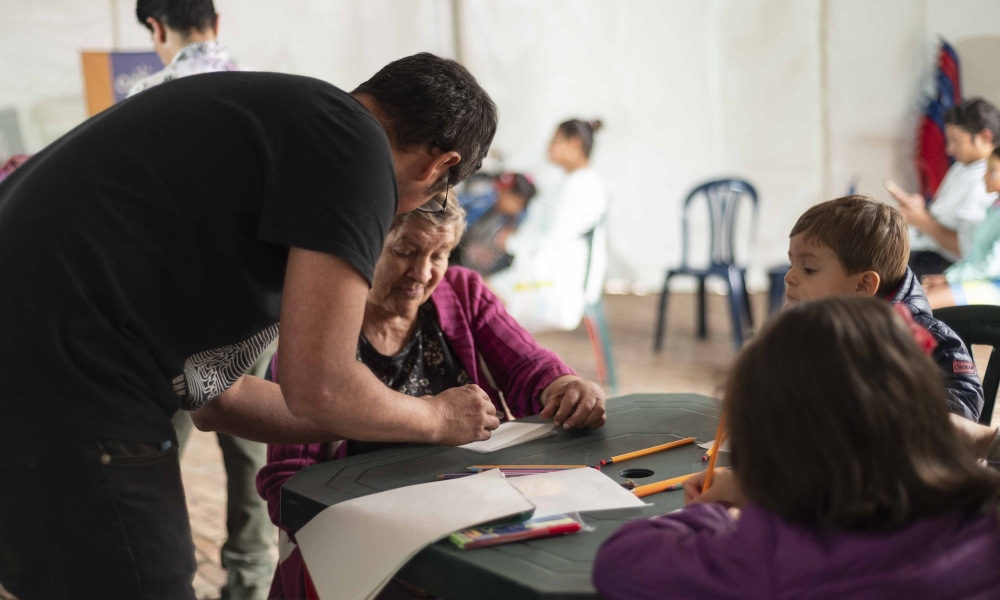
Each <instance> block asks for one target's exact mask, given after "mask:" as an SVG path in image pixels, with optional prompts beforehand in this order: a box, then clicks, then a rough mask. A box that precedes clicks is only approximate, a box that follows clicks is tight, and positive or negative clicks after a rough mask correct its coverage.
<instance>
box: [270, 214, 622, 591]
mask: <svg viewBox="0 0 1000 600" xmlns="http://www.w3.org/2000/svg"><path fill="white" fill-rule="evenodd" d="M448 200H449V201H448V202H447V203H446V207H445V210H444V211H443V212H438V213H425V212H419V211H418V212H412V213H409V214H405V215H400V216H398V217H396V220H395V221H394V222H393V224H392V227H391V229H390V230H389V234H388V236H387V237H386V241H385V246H384V248H383V251H382V257H381V258H380V259H379V262H378V264H377V266H376V267H375V276H374V278H373V280H372V288H371V291H370V292H369V293H368V304H367V305H366V307H365V316H364V323H363V325H362V327H361V336H360V339H359V340H358V360H360V361H361V362H363V363H365V364H366V365H367V366H368V367H369V368H370V369H371V370H372V372H373V373H374V374H375V375H376V376H377V377H378V378H379V379H381V380H382V381H383V382H384V383H385V384H386V385H387V386H389V387H391V388H392V389H394V390H396V391H398V392H401V393H404V394H409V395H411V396H425V395H434V394H438V393H440V392H442V391H443V390H446V389H449V388H452V387H455V386H461V385H469V384H476V385H479V386H480V387H481V388H483V390H485V391H486V393H487V394H488V395H489V396H490V398H491V399H492V400H493V403H494V404H495V405H496V407H497V414H498V415H504V414H507V415H509V416H513V417H515V418H516V417H523V416H527V415H534V414H539V415H541V416H542V417H544V418H551V419H553V422H554V424H555V425H556V426H562V427H567V428H570V427H578V428H595V427H600V426H601V425H603V424H604V421H605V413H604V392H603V390H601V388H600V387H599V386H598V385H597V384H595V383H593V382H590V381H586V380H584V379H581V378H580V377H578V376H577V375H576V374H575V373H574V372H573V370H572V369H570V368H569V367H568V366H566V365H565V364H564V363H563V362H562V361H561V360H559V357H558V356H556V355H555V353H553V352H550V351H548V350H545V349H544V348H542V347H540V346H539V345H538V344H537V343H536V342H535V340H534V339H533V338H532V337H531V335H530V334H529V333H528V332H527V331H525V330H524V329H523V328H522V327H521V326H520V325H518V324H517V323H516V322H515V321H514V320H513V319H512V318H511V317H510V316H509V315H508V314H507V312H506V311H505V310H504V307H503V305H502V304H501V302H500V301H499V300H498V299H497V298H496V296H494V295H493V294H492V293H491V292H490V291H489V290H488V289H487V288H486V286H485V285H483V282H482V279H480V277H479V275H478V274H476V273H475V272H473V271H470V270H468V269H464V268H461V267H451V268H449V267H448V256H449V254H450V253H451V251H452V249H453V248H454V247H455V245H456V244H457V242H458V240H459V239H461V237H462V230H463V229H464V227H465V220H464V217H465V215H464V212H463V211H462V209H461V208H459V206H458V203H457V202H456V201H455V199H454V195H452V196H450V197H449V199H448ZM280 353H281V351H280V349H279V351H278V355H279V356H280ZM277 360H278V357H275V361H277ZM272 372H277V369H272ZM389 445H391V444H388V443H384V442H365V441H361V440H345V441H342V442H332V443H322V444H303V445H272V446H269V447H268V464H267V465H266V466H265V467H264V468H263V469H262V470H261V471H260V473H259V474H258V476H257V488H258V490H259V491H260V494H261V495H262V496H263V497H264V498H265V499H266V500H267V504H268V510H269V511H270V514H271V520H272V521H274V522H275V524H278V514H279V512H278V511H279V490H280V489H281V486H282V485H283V484H284V483H285V481H287V480H288V479H289V478H290V477H291V476H292V475H294V474H295V473H297V472H299V471H300V470H302V469H303V468H305V467H307V466H310V465H313V464H316V463H319V462H324V461H327V460H331V459H338V458H343V457H347V456H353V455H357V454H362V453H364V452H370V451H372V450H376V449H379V448H384V447H386V446H389ZM281 542H282V544H281V545H282V552H281V555H282V556H283V557H284V556H287V558H284V560H282V562H281V563H280V564H279V565H278V570H277V572H276V573H275V577H274V581H273V583H272V584H271V596H270V597H272V598H303V597H305V593H304V590H305V588H304V585H305V583H304V578H303V570H302V558H301V555H300V554H299V551H298V549H294V547H293V546H292V545H291V542H290V541H289V539H288V537H287V534H286V532H284V531H282V532H281ZM289 550H292V552H291V554H289V553H288V551H289Z"/></svg>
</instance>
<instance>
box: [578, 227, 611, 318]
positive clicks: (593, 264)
mask: <svg viewBox="0 0 1000 600" xmlns="http://www.w3.org/2000/svg"><path fill="white" fill-rule="evenodd" d="M607 221H608V214H607V213H604V214H603V215H601V218H600V219H598V220H597V224H596V225H594V228H593V229H591V230H589V231H587V232H586V233H584V234H583V239H584V240H585V241H586V242H587V270H586V271H584V273H585V275H584V278H583V293H584V297H585V298H586V299H587V304H588V305H589V304H591V303H593V302H596V301H597V300H599V299H600V297H601V292H602V291H603V289H604V275H605V271H606V269H607V264H606V263H607V261H606V260H595V257H594V250H595V249H596V248H597V245H598V244H604V245H607ZM602 258H603V257H602ZM595 286H596V289H595Z"/></svg>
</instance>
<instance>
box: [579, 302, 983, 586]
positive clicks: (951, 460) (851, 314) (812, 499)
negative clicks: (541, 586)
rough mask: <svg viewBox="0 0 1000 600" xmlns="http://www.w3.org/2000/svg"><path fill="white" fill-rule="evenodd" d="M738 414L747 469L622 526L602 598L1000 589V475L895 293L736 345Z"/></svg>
mask: <svg viewBox="0 0 1000 600" xmlns="http://www.w3.org/2000/svg"><path fill="white" fill-rule="evenodd" d="M817 340H823V343H817ZM723 413H724V414H725V418H726V423H727V424H728V427H729V434H730V443H731V447H732V460H733V467H732V470H726V469H718V470H717V471H716V472H715V477H714V484H713V486H712V487H711V488H710V489H709V490H708V491H707V492H706V493H705V494H700V489H701V484H702V480H703V479H704V476H703V475H702V476H699V477H695V478H693V479H692V480H689V481H688V482H687V483H685V499H686V500H688V501H689V503H688V506H686V507H685V508H684V509H682V510H681V511H678V512H675V513H671V514H667V515H663V516H660V517H655V518H653V519H646V520H637V521H634V522H632V523H629V524H626V525H625V526H624V527H622V528H621V529H619V530H618V531H617V532H616V533H615V534H614V535H612V536H611V537H610V538H609V539H608V540H607V541H606V542H605V543H604V545H603V546H602V547H601V549H600V551H599V552H598V554H597V559H596V562H595V564H594V575H593V578H594V585H595V586H596V587H597V590H598V591H599V592H600V593H601V595H602V597H604V598H608V599H609V600H619V599H622V600H624V599H626V598H628V599H630V600H634V599H640V600H642V599H653V598H657V599H658V598H665V597H671V598H699V599H700V598H713V599H716V600H719V599H736V598H808V599H811V600H834V599H836V600H843V599H854V600H861V599H876V598H921V599H923V600H938V599H941V600H944V599H954V598H983V599H985V598H1000V519H998V512H997V499H998V497H1000V474H998V473H996V472H995V471H993V470H991V469H987V468H985V467H982V466H980V465H978V464H977V463H976V459H975V457H974V456H973V455H972V453H971V452H969V451H968V450H967V449H966V448H965V447H964V446H963V445H961V444H959V443H958V440H957V437H956V434H955V431H954V430H953V429H952V428H951V427H949V425H948V418H947V416H948V412H947V404H946V403H945V397H944V394H943V392H942V390H941V386H940V378H939V377H938V374H937V369H936V368H935V366H934V363H933V362H932V361H931V360H930V359H929V358H928V357H927V356H926V355H925V354H924V352H923V351H922V349H921V348H920V347H919V346H918V345H917V344H916V343H915V342H914V340H913V336H912V334H911V332H910V330H909V329H908V327H907V326H906V324H905V323H904V322H903V319H902V318H901V317H900V316H899V315H897V314H894V311H893V310H892V309H891V308H890V307H889V306H888V305H887V304H886V303H884V302H879V301H876V300H873V299H867V298H847V297H837V298H827V299H825V300H819V301H816V302H807V303H804V304H801V305H797V306H791V307H789V308H788V309H786V310H785V311H784V312H783V313H782V314H781V315H780V316H779V317H777V318H776V319H774V320H773V321H772V322H771V323H769V324H768V325H767V326H765V328H764V331H763V332H762V333H761V334H760V335H758V336H757V338H756V339H755V340H754V341H752V342H751V343H750V344H749V345H747V347H746V348H745V349H744V350H743V352H742V353H741V354H740V356H739V357H738V358H737V360H736V363H735V365H734V367H733V369H732V370H731V371H730V373H729V377H728V379H727V384H726V388H725V400H724V404H723ZM716 502H718V503H716ZM727 508H729V510H728V511H727Z"/></svg>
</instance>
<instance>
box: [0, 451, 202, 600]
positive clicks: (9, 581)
mask: <svg viewBox="0 0 1000 600" xmlns="http://www.w3.org/2000/svg"><path fill="white" fill-rule="evenodd" d="M195 569H196V565H195V558H194V544H193V542H192V541H191V526H190V523H189V521H188V512H187V506H186V505H185V502H184V487H183V485H182V483H181V472H180V463H179V461H178V460H177V446H176V443H175V442H173V441H165V442H164V443H162V444H144V443H137V442H121V441H112V440H98V439H93V438H73V437H62V438H55V439H45V440H37V441H36V443H35V444H32V445H31V446H30V447H21V449H20V450H18V451H17V452H15V453H14V454H7V455H3V456H0V583H2V584H3V586H4V587H5V588H7V590H8V591H9V592H10V593H12V594H14V595H15V596H17V597H18V598H19V599H20V600H33V599H35V598H40V599H45V600H58V599H61V598H74V599H75V598H143V599H146V600H148V599H157V598H164V599H171V600H172V599H177V598H183V599H191V600H193V599H194V597H195V596H194V589H193V587H192V581H193V580H194V575H195Z"/></svg>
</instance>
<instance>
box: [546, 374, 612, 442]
mask: <svg viewBox="0 0 1000 600" xmlns="http://www.w3.org/2000/svg"><path fill="white" fill-rule="evenodd" d="M542 404H543V405H544V406H545V408H543V409H542V412H540V413H539V415H538V416H540V417H542V418H543V419H552V424H553V425H555V426H556V427H559V426H562V427H564V428H566V429H572V428H577V429H583V428H590V429H596V428H598V427H600V426H601V425H604V422H605V421H607V416H606V413H605V407H604V390H603V389H601V386H599V385H597V384H596V383H594V382H593V381H588V380H586V379H583V378H581V377H577V376H575V375H564V376H562V377H559V378H558V379H556V380H555V381H553V382H552V383H550V384H549V386H548V387H547V388H545V391H544V392H542Z"/></svg>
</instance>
